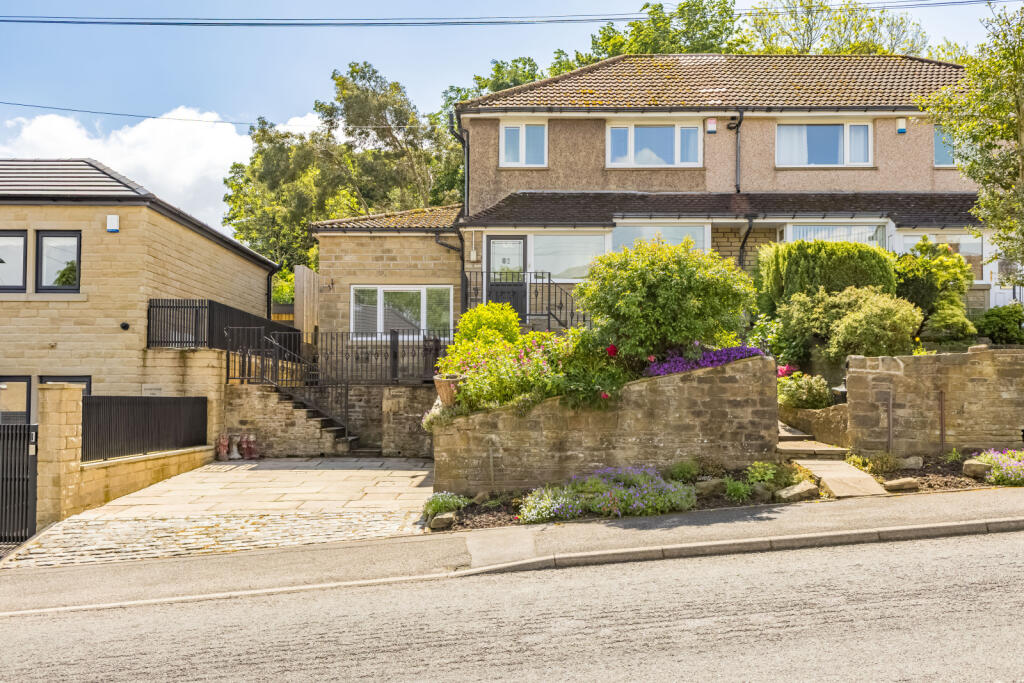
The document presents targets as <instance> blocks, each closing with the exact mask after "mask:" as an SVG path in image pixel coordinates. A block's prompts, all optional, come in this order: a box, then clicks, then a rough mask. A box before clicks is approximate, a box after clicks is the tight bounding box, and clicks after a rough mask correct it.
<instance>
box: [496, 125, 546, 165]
mask: <svg viewBox="0 0 1024 683" xmlns="http://www.w3.org/2000/svg"><path fill="white" fill-rule="evenodd" d="M526 126H543V128H544V163H542V164H528V163H526ZM506 128H518V129H519V159H520V161H507V160H506V159H505V129H506ZM547 165H548V122H547V120H546V119H541V120H538V119H522V120H509V119H500V120H499V121H498V166H500V167H502V168H547Z"/></svg>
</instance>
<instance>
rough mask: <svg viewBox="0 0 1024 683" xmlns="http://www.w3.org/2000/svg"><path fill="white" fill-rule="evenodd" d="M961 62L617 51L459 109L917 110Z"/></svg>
mask: <svg viewBox="0 0 1024 683" xmlns="http://www.w3.org/2000/svg"><path fill="white" fill-rule="evenodd" d="M962 75H963V67H960V66H958V65H956V64H950V63H947V62H938V61H934V60H931V59H923V58H920V57H909V56H903V55H722V54H653V55H648V54H645V55H619V56H617V57H611V58H609V59H606V60H603V61H600V62H597V63H596V64H591V65H589V66H585V67H583V68H581V69H577V70H576V71H571V72H569V73H566V74H562V75H560V76H555V77H553V78H548V79H545V80H541V81H535V82H533V83H527V84H524V85H520V86H516V87H514V88H509V89H507V90H502V91H499V92H496V93H492V94H489V95H484V96H483V97H478V98H476V99H474V100H469V101H467V102H461V103H459V104H458V105H457V107H458V109H459V111H461V112H463V113H466V112H474V111H494V110H498V111H501V110H513V111H516V110H518V111H522V110H546V109H570V110H591V111H593V110H621V109H638V110H639V109H650V110H665V109H682V110H687V109H688V110H701V109H703V110H721V109H736V108H745V109H762V110H763V109H829V108H837V107H841V108H854V107H868V108H879V109H881V108H916V104H915V98H916V97H918V96H920V95H927V94H929V93H932V92H934V91H936V90H938V89H939V88H942V87H944V86H947V85H952V84H954V83H956V82H957V81H958V80H959V79H960V78H961V76H962Z"/></svg>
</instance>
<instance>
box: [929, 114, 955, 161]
mask: <svg viewBox="0 0 1024 683" xmlns="http://www.w3.org/2000/svg"><path fill="white" fill-rule="evenodd" d="M939 127H940V126H939V124H937V123H933V124H932V166H933V167H934V168H956V157H954V156H953V150H950V151H949V156H950V158H952V159H953V163H951V164H937V163H935V153H936V152H937V151H938V149H937V145H938V144H939V141H938V140H936V139H935V133H936V129H938V128H939Z"/></svg>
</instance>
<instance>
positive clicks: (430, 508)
mask: <svg viewBox="0 0 1024 683" xmlns="http://www.w3.org/2000/svg"><path fill="white" fill-rule="evenodd" d="M469 503H470V500H469V498H466V497H465V496H460V495H458V494H455V493H449V492H448V491H439V492H438V493H435V494H434V495H432V496H430V498H427V501H426V502H425V503H423V514H425V515H427V516H428V517H429V516H431V515H439V514H441V513H442V512H455V511H456V510H461V509H462V508H464V507H466V506H467V505H469Z"/></svg>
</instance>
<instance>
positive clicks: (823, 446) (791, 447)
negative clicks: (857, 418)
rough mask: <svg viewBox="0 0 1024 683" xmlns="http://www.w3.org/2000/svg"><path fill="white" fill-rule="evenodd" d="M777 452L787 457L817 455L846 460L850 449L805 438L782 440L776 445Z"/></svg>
mask: <svg viewBox="0 0 1024 683" xmlns="http://www.w3.org/2000/svg"><path fill="white" fill-rule="evenodd" d="M775 452H776V453H778V454H779V455H781V456H784V457H786V458H794V457H799V456H802V455H815V456H818V458H825V459H829V460H845V459H846V456H847V454H848V453H849V452H850V451H849V449H848V448H841V447H840V446H832V445H830V444H827V443H822V442H820V441H813V440H810V439H805V440H803V441H780V442H779V444H778V445H777V446H776V447H775Z"/></svg>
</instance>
